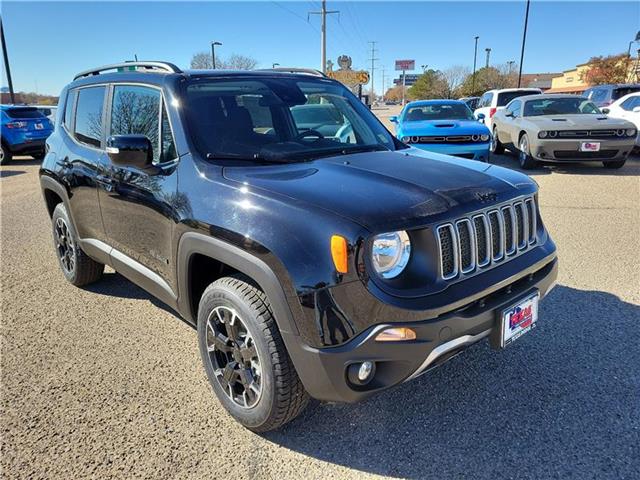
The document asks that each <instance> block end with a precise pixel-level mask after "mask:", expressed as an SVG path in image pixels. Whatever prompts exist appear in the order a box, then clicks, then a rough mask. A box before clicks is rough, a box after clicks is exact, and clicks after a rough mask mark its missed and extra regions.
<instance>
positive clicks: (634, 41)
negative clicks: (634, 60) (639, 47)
mask: <svg viewBox="0 0 640 480" xmlns="http://www.w3.org/2000/svg"><path fill="white" fill-rule="evenodd" d="M636 42H640V31H638V33H636V38H634V39H633V40H631V41H630V42H629V50H627V57H630V56H631V45H633V44H634V43H636Z"/></svg>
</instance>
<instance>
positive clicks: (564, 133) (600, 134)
mask: <svg viewBox="0 0 640 480" xmlns="http://www.w3.org/2000/svg"><path fill="white" fill-rule="evenodd" d="M619 136H620V135H617V132H616V130H561V131H559V132H558V137H560V138H611V137H619Z"/></svg>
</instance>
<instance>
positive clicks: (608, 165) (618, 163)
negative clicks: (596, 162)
mask: <svg viewBox="0 0 640 480" xmlns="http://www.w3.org/2000/svg"><path fill="white" fill-rule="evenodd" d="M625 163H627V160H626V159H625V160H616V161H614V162H602V165H604V168H609V169H612V170H614V169H618V168H622V167H623V166H624V164H625Z"/></svg>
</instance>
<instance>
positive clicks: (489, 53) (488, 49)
mask: <svg viewBox="0 0 640 480" xmlns="http://www.w3.org/2000/svg"><path fill="white" fill-rule="evenodd" d="M484 51H485V52H487V63H486V65H485V67H486V68H489V56H490V55H491V49H490V48H485V49H484Z"/></svg>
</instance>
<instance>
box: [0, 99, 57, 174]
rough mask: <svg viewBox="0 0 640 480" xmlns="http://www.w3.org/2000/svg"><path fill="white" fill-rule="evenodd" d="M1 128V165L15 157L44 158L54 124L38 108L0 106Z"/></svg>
mask: <svg viewBox="0 0 640 480" xmlns="http://www.w3.org/2000/svg"><path fill="white" fill-rule="evenodd" d="M0 126H1V128H2V130H1V133H0V135H1V137H2V142H1V143H2V148H1V149H0V165H4V164H6V163H7V162H9V161H10V160H11V159H12V158H13V156H14V155H30V156H32V157H33V158H35V159H38V160H40V159H42V158H44V154H45V143H44V142H45V140H46V139H47V137H48V136H49V135H51V133H52V132H53V124H52V123H51V121H50V120H49V119H48V118H47V117H45V116H44V115H43V114H42V113H41V112H40V111H39V110H38V109H37V108H35V107H26V106H20V105H0Z"/></svg>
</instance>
